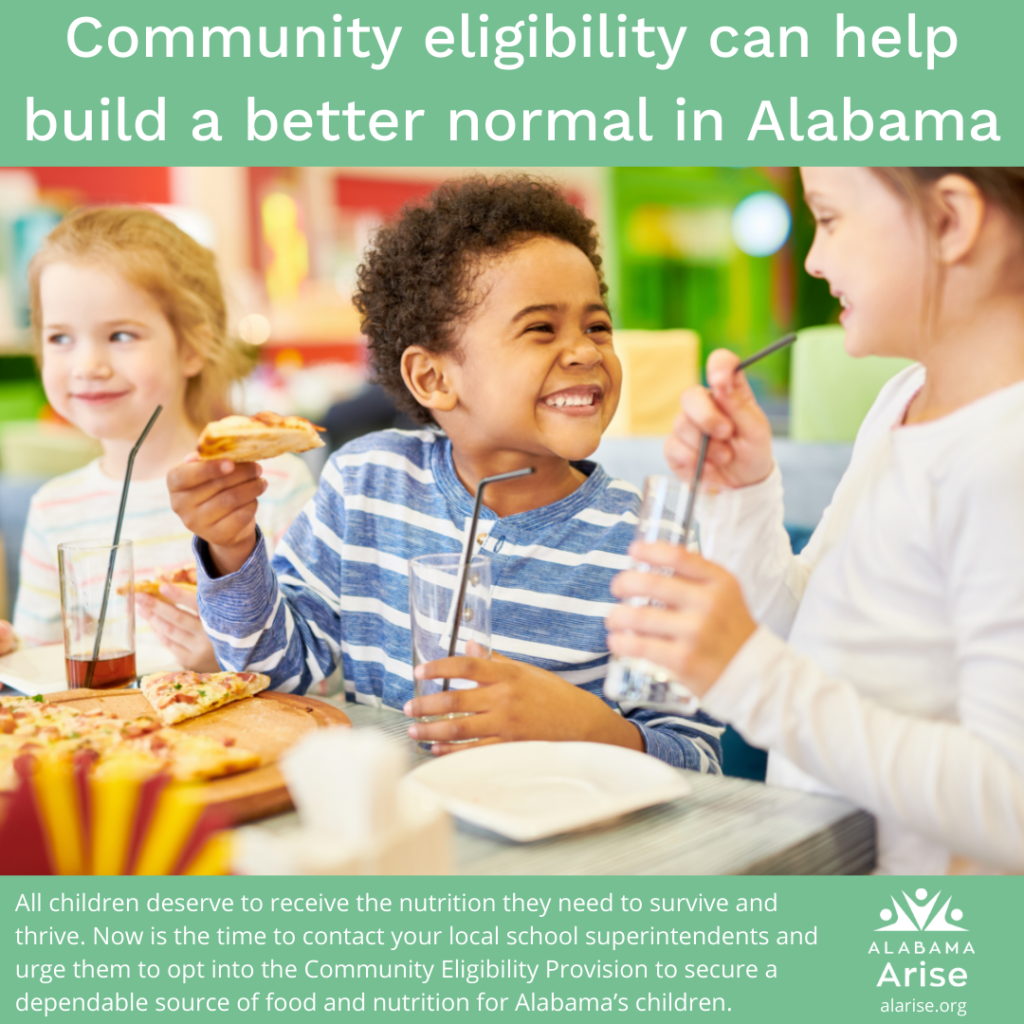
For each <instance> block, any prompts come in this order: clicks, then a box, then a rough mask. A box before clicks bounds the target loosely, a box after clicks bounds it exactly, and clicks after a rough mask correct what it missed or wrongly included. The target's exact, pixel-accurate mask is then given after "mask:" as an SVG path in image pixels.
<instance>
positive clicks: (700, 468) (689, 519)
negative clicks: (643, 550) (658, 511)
mask: <svg viewBox="0 0 1024 1024" xmlns="http://www.w3.org/2000/svg"><path fill="white" fill-rule="evenodd" d="M794 341H796V334H794V333H792V332H791V333H789V334H787V335H784V336H783V337H781V338H779V340H778V341H773V342H772V343H771V344H770V345H767V346H765V347H764V348H763V349H761V351H760V352H755V353H754V354H753V355H752V356H747V358H746V359H743V360H741V361H740V362H739V363H737V364H736V368H735V369H734V370H733V371H732V372H733V373H739V372H740V370H745V369H746V368H747V367H748V366H753V365H754V363H756V362H757V361H758V360H760V359H764V357H765V356H770V355H771V354H772V353H773V352H778V351H779V349H780V348H786V347H788V346H789V345H792V344H793V342H794ZM710 440H711V438H710V437H709V436H708V435H707V434H702V435H701V439H700V448H699V449H698V451H697V465H696V467H695V468H694V471H693V484H692V485H691V486H690V496H689V498H687V499H686V515H685V516H684V517H683V540H682V543H683V544H684V545H685V544H686V538H687V537H689V536H690V528H691V527H692V526H693V511H694V506H695V505H696V504H697V489H698V488H699V487H700V478H701V476H702V474H703V473H704V461H705V459H706V458H707V454H708V442H709V441H710Z"/></svg>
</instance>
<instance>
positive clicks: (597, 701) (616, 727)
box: [403, 644, 644, 754]
mask: <svg viewBox="0 0 1024 1024" xmlns="http://www.w3.org/2000/svg"><path fill="white" fill-rule="evenodd" d="M469 647H470V650H471V651H472V648H476V650H477V652H479V653H480V654H483V653H484V652H483V650H482V648H479V647H478V646H477V645H476V644H471V645H469ZM416 675H417V676H418V678H420V679H443V678H445V677H447V678H449V679H452V678H454V679H472V680H474V681H475V682H476V683H477V688H476V689H475V690H449V691H448V692H447V693H432V694H430V695H429V696H427V697H417V698H416V699H414V700H411V701H409V702H408V703H406V705H405V707H404V708H403V710H404V712H405V714H406V715H408V716H410V717H412V718H419V717H421V716H423V715H447V714H453V713H454V714H462V713H465V712H472V714H470V715H469V716H468V717H465V718H449V719H444V720H442V721H439V722H417V723H416V724H415V725H410V726H409V735H410V736H411V737H412V738H413V739H416V740H421V741H427V742H432V743H433V747H432V748H431V751H432V753H434V754H450V753H453V752H454V751H456V750H460V749H464V747H465V746H466V744H464V743H461V742H460V743H456V744H453V743H452V741H453V740H458V741H465V740H477V741H478V742H479V743H503V742H512V741H516V740H589V741H591V742H594V743H612V744H615V745H617V746H621V747H631V748H632V749H633V750H643V749H644V740H643V736H642V734H641V733H640V730H639V729H637V728H636V726H634V725H631V724H630V723H629V722H627V721H626V720H625V719H624V718H623V717H622V716H621V715H619V714H616V712H615V711H613V710H612V709H611V708H610V707H609V706H608V705H607V704H605V702H604V701H603V700H601V698H600V697H597V696H595V695H594V694H592V693H588V692H587V691H586V690H581V689H579V687H576V686H573V685H572V684H571V683H567V682H566V681H565V680H564V679H560V678H559V677H558V676H556V675H555V674H554V673H553V672H547V671H545V670H544V669H541V668H536V667H535V666H533V665H524V664H522V663H521V662H518V661H511V660H510V659H509V658H503V657H502V656H501V655H500V654H494V655H492V656H491V657H490V658H483V657H460V658H442V659H440V660H439V661H432V662H429V663H428V664H426V665H420V666H418V667H417V669H416ZM473 745H474V746H475V745H476V744H473Z"/></svg>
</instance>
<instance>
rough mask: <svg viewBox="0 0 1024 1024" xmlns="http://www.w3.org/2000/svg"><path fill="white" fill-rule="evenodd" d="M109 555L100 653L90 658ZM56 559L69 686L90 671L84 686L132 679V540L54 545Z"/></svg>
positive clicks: (103, 685) (80, 682) (98, 686)
mask: <svg viewBox="0 0 1024 1024" xmlns="http://www.w3.org/2000/svg"><path fill="white" fill-rule="evenodd" d="M111 559H113V566H114V571H113V576H112V578H111V581H110V590H109V592H108V594H107V609H106V615H105V617H104V623H103V636H102V639H101V642H100V650H99V657H98V658H96V660H95V661H93V651H94V649H95V647H96V631H97V627H98V625H99V621H100V615H101V610H102V608H103V593H104V589H105V587H106V582H107V572H108V570H109V568H110V565H111ZM57 562H58V565H59V567H60V607H61V617H62V619H63V622H64V666H65V669H66V671H67V679H68V687H69V688H70V689H72V690H75V689H78V688H80V687H83V686H85V684H86V679H87V678H89V677H90V676H91V678H90V679H89V686H90V687H91V688H92V689H95V690H104V689H113V688H114V687H117V686H126V685H128V684H129V683H132V682H134V681H135V676H136V673H135V585H134V580H135V574H134V572H133V567H132V543H131V541H124V542H123V543H121V544H118V545H117V546H116V547H113V546H111V545H110V544H102V543H97V542H84V543H80V542H75V543H67V544H59V545H58V546H57ZM90 665H92V669H91V671H90Z"/></svg>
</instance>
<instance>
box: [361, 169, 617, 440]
mask: <svg viewBox="0 0 1024 1024" xmlns="http://www.w3.org/2000/svg"><path fill="white" fill-rule="evenodd" d="M537 236H545V237H549V238H556V239H561V240H562V241H565V242H568V243H569V244H570V245H574V246H576V248H577V249H579V250H580V251H581V252H582V253H584V255H586V257H587V258H588V259H589V260H590V262H591V263H592V264H593V266H594V270H595V271H596V272H597V278H598V282H599V284H600V288H601V294H602V295H604V294H605V293H606V292H607V290H608V286H607V285H606V284H605V282H604V278H603V275H602V273H601V257H600V256H598V255H597V231H596V225H595V224H594V222H593V221H592V220H589V219H588V218H587V217H585V216H584V215H583V213H582V212H581V211H580V210H579V209H577V208H576V207H575V206H573V204H572V203H570V202H569V200H568V199H566V198H565V196H564V195H563V194H562V191H561V189H560V188H559V187H558V185H556V184H555V183H554V182H551V181H544V180H540V179H537V178H532V177H528V176H526V175H516V176H501V177H497V178H493V179H487V178H484V177H482V176H473V177H469V178H461V179H456V180H454V181H448V182H445V184H443V185H441V186H440V187H439V188H437V189H435V191H434V192H432V193H431V194H430V196H428V197H427V199H426V200H425V201H424V202H423V203H422V204H419V205H415V204H410V205H408V206H406V207H405V208H404V209H403V210H402V212H401V214H400V216H399V217H398V218H397V219H396V220H395V221H393V222H392V223H391V224H388V225H385V226H384V227H382V228H380V230H379V231H378V232H377V233H376V235H375V236H374V239H373V243H372V245H371V247H370V249H369V250H368V251H367V253H366V257H365V260H364V262H363V263H362V264H360V266H359V270H358V288H357V289H356V292H355V295H354V296H353V301H354V303H355V306H356V308H357V309H358V310H359V312H360V313H362V315H363V319H362V330H363V333H364V334H365V335H366V336H367V338H368V339H369V349H370V365H371V368H372V370H373V373H374V376H375V378H376V380H377V381H378V382H379V383H380V384H382V385H383V386H384V387H385V388H386V389H387V391H388V392H389V393H390V394H391V396H392V398H393V399H394V400H395V402H396V404H397V405H398V407H399V408H400V409H401V410H402V411H403V412H406V413H408V414H409V415H410V416H411V417H412V418H413V419H414V420H416V421H417V422H418V423H424V424H428V423H433V422H434V419H433V417H432V416H431V414H430V411H429V410H428V409H425V408H424V407H423V406H421V405H420V404H419V403H418V402H417V401H416V399H415V398H413V396H412V394H411V393H410V392H409V390H408V389H407V388H406V386H405V382H404V381H403V380H402V367H401V363H402V354H403V352H405V350H406V349H407V348H408V347H409V346H410V345H420V346H422V347H423V348H424V349H426V350H427V351H428V352H435V353H440V352H449V351H451V350H452V349H453V348H454V347H455V345H456V328H457V326H458V324H459V321H460V320H462V319H464V318H465V317H466V316H467V315H468V314H469V313H471V312H472V311H473V309H474V308H475V307H476V305H478V304H479V302H480V301H481V300H482V296H480V295H478V294H476V293H475V292H474V290H473V282H474V280H475V278H476V277H477V275H478V274H479V273H480V271H481V270H482V269H483V268H482V265H481V257H485V256H492V255H499V254H503V253H506V252H508V251H509V250H511V249H513V248H514V247H515V246H516V245H518V244H521V243H522V242H524V241H526V240H527V239H529V238H533V237H537Z"/></svg>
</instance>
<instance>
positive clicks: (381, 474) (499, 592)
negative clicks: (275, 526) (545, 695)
mask: <svg viewBox="0 0 1024 1024" xmlns="http://www.w3.org/2000/svg"><path fill="white" fill-rule="evenodd" d="M579 467H580V468H581V469H582V470H583V471H584V472H586V473H588V476H587V480H586V481H585V482H584V483H583V484H582V485H581V486H580V487H579V488H577V489H576V490H575V491H574V492H573V493H572V494H570V495H569V496H568V497H566V498H563V499H562V500H561V501H557V502H555V503H554V504H552V505H545V506H543V507H542V508H537V509H533V510H531V511H529V512H521V513H518V514H517V515H511V516H505V517H504V518H499V517H498V516H497V515H495V513H494V512H493V511H492V510H491V509H488V508H483V509H482V510H481V514H480V525H479V527H478V532H477V539H478V540H480V541H482V543H478V544H476V545H474V547H475V548H476V550H477V551H484V552H486V553H487V555H488V556H489V558H490V560H491V578H492V612H491V619H492V624H493V627H492V644H493V648H494V650H496V651H498V652H499V653H501V654H504V655H505V656H507V657H509V658H513V659H515V660H517V661H521V662H526V663H528V664H531V665H536V666H538V667H540V668H543V669H547V670H549V671H551V672H554V673H556V674H557V675H559V676H561V677H562V678H563V679H565V680H566V681H567V682H569V683H572V684H574V685H576V686H581V687H583V688H584V689H586V690H588V691H589V692H591V693H595V694H598V695H601V686H602V682H603V680H604V676H605V672H606V669H607V663H608V643H607V636H606V632H605V627H604V618H605V615H606V614H607V613H608V610H609V608H610V607H611V595H610V592H609V584H610V583H611V580H612V577H613V576H614V575H615V574H616V573H617V572H619V571H620V570H622V569H625V568H626V567H627V566H628V565H629V558H628V556H627V554H626V550H627V548H628V546H629V543H630V541H631V540H632V538H633V534H634V530H635V527H636V522H637V519H636V512H637V508H638V504H639V494H638V492H637V490H636V488H634V487H632V486H631V485H630V484H626V483H623V482H621V481H617V480H612V479H611V478H610V477H609V476H608V474H607V473H605V472H604V470H603V469H601V468H600V467H599V466H595V465H593V463H580V464H579ZM472 512H473V498H472V496H471V495H470V494H469V492H468V491H467V490H466V488H465V487H464V486H463V484H462V482H461V481H460V480H459V478H458V476H457V475H456V473H455V467H454V465H453V463H452V452H451V443H450V441H449V440H448V439H447V438H446V437H444V436H443V435H441V434H437V433H434V432H432V431H429V430H424V431H415V432H404V431H397V430H389V431H385V432H383V433H379V434H371V435H369V436H367V437H363V438H360V439H359V440H357V441H354V442H352V443H351V444H348V445H346V446H345V447H344V448H342V449H341V451H339V452H338V453H337V454H336V455H334V456H333V457H332V458H331V459H330V461H329V462H328V464H327V466H326V467H325V469H324V472H323V475H322V477H321V480H320V488H319V490H318V491H317V493H316V495H315V497H314V498H313V499H312V501H311V502H310V503H309V504H308V505H307V506H306V508H305V509H304V511H303V512H302V513H301V514H300V515H299V516H298V518H297V519H296V520H295V522H294V523H293V524H292V526H291V528H290V529H289V531H288V533H287V534H285V536H284V538H283V539H282V540H281V542H280V543H279V544H278V547H277V551H276V554H275V556H274V560H273V565H272V566H271V564H270V563H269V561H268V559H267V554H266V550H265V548H264V546H263V541H262V538H261V539H260V541H259V542H258V544H257V547H256V550H255V551H254V552H253V554H252V555H251V556H250V558H249V560H248V561H247V562H246V563H245V565H244V566H242V568H241V569H239V570H238V572H236V573H234V574H232V575H230V576H223V577H220V578H211V576H210V575H209V574H208V573H207V572H206V568H207V565H208V562H207V557H206V547H205V544H204V543H203V542H202V541H197V542H196V552H197V556H198V557H197V562H198V564H199V610H200V614H201V616H202V620H203V624H204V626H205V627H206V629H207V632H208V633H209V635H210V637H211V639H212V640H213V643H214V647H215V648H216V651H217V657H218V659H219V660H220V662H221V664H222V665H225V666H227V667H231V668H233V669H236V670H241V669H247V670H249V671H254V672H265V673H267V674H268V675H270V677H271V679H272V681H273V686H274V687H276V688H277V689H280V690H284V691H290V692H295V693H302V692H304V691H305V690H306V689H307V687H308V686H309V685H310V684H311V683H313V682H315V681H317V680H319V679H322V678H324V677H325V676H327V675H329V674H330V673H331V672H332V671H333V670H334V669H335V667H336V666H337V664H338V662H339V661H340V662H341V666H342V672H343V674H344V677H345V680H346V684H347V685H348V686H349V687H350V688H354V690H355V692H356V697H357V699H363V700H374V698H376V699H379V700H380V701H382V702H383V703H384V704H387V705H390V706H392V707H401V706H402V705H403V704H404V703H405V702H406V701H407V700H408V699H409V698H410V697H411V696H412V658H411V649H412V647H411V638H410V622H409V560H410V559H411V558H414V557H416V556H417V555H426V554H442V553H446V552H451V553H455V554H457V553H458V552H459V551H460V550H461V549H462V543H463V539H464V537H465V531H466V529H467V528H468V524H469V521H470V518H471V516H472ZM485 535H486V536H485ZM627 717H628V719H629V720H630V721H631V722H633V723H635V724H636V725H637V726H639V727H640V728H641V729H642V730H643V733H644V738H645V740H646V743H647V750H648V752H649V753H650V754H652V755H654V756H655V757H658V758H660V759H661V760H663V761H667V762H668V763H670V764H673V765H677V766H679V767H684V768H692V769H697V770H700V771H710V772H718V771H720V767H719V766H720V762H721V745H720V742H719V736H720V734H721V731H722V729H721V726H720V725H719V723H717V722H715V721H714V720H713V719H710V718H708V717H706V716H704V715H702V714H700V713H698V714H697V716H695V717H694V718H683V717H673V716H666V715H665V714H664V713H662V712H654V711H649V710H641V709H634V710H631V711H629V712H628V714H627Z"/></svg>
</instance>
